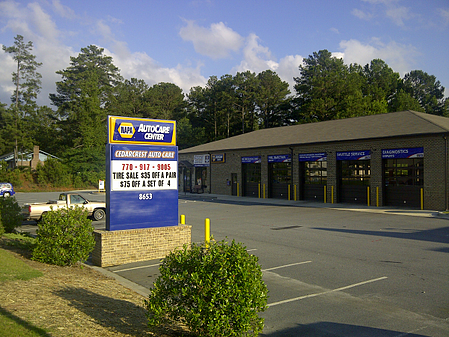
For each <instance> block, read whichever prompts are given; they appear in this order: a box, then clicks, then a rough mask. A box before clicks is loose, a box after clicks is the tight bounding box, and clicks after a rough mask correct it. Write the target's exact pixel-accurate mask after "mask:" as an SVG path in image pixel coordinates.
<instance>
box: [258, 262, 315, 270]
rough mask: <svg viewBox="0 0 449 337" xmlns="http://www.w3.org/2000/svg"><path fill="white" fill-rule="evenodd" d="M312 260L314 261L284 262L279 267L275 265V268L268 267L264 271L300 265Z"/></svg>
mask: <svg viewBox="0 0 449 337" xmlns="http://www.w3.org/2000/svg"><path fill="white" fill-rule="evenodd" d="M310 262H312V261H303V262H297V263H290V264H284V265H283V266H278V267H273V268H268V269H262V272H264V271H270V270H275V269H281V268H287V267H291V266H298V265H300V264H306V263H310Z"/></svg>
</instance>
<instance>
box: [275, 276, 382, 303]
mask: <svg viewBox="0 0 449 337" xmlns="http://www.w3.org/2000/svg"><path fill="white" fill-rule="evenodd" d="M387 278H388V277H386V276H382V277H379V278H375V279H372V280H367V281H363V282H359V283H355V284H351V285H348V286H345V287H341V288H337V289H333V290H328V291H323V292H321V293H315V294H310V295H304V296H300V297H295V298H290V299H288V300H283V301H279V302H274V303H271V304H268V307H274V306H276V305H279V304H285V303H290V302H294V301H299V300H303V299H305V298H310V297H316V296H321V295H326V294H330V293H335V292H337V291H342V290H346V289H350V288H354V287H358V286H361V285H364V284H368V283H372V282H377V281H381V280H385V279H387Z"/></svg>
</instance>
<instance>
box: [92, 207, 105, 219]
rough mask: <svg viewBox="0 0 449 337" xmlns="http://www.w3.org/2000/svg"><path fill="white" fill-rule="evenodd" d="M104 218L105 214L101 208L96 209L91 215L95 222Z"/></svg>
mask: <svg viewBox="0 0 449 337" xmlns="http://www.w3.org/2000/svg"><path fill="white" fill-rule="evenodd" d="M105 216H106V213H105V211H104V209H101V208H97V209H96V210H95V211H94V214H93V217H94V219H95V220H96V221H100V220H103V219H104V218H105Z"/></svg>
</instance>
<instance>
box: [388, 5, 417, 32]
mask: <svg viewBox="0 0 449 337" xmlns="http://www.w3.org/2000/svg"><path fill="white" fill-rule="evenodd" d="M386 15H387V17H388V18H390V19H391V20H392V21H393V22H394V23H395V24H396V25H398V26H401V27H403V26H404V21H406V20H410V19H413V18H414V17H416V15H415V14H413V13H412V12H411V11H410V8H408V7H404V6H401V7H391V8H387V11H386Z"/></svg>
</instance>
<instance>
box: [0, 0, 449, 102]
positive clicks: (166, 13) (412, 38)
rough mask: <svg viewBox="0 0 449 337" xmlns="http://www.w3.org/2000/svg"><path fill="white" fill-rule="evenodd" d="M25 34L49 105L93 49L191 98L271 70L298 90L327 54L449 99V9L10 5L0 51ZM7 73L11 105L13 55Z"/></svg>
mask: <svg viewBox="0 0 449 337" xmlns="http://www.w3.org/2000/svg"><path fill="white" fill-rule="evenodd" d="M17 34H20V35H23V36H24V39H25V41H32V42H33V44H34V50H33V54H35V55H36V57H37V61H38V62H42V63H43V66H42V67H41V68H40V69H39V72H40V73H41V74H42V75H43V79H42V81H43V88H42V91H41V93H40V95H39V98H38V103H39V104H46V105H50V101H49V100H48V94H49V93H54V92H55V91H56V89H55V82H56V81H58V80H60V77H59V76H58V75H56V74H55V72H56V71H57V70H62V69H65V68H67V67H68V66H69V62H70V56H76V55H77V54H78V53H79V52H80V49H81V48H84V47H87V46H88V45H91V44H94V45H97V46H99V47H102V48H104V49H105V53H106V54H107V55H110V56H112V57H113V59H114V64H115V65H116V66H117V67H119V68H120V70H121V74H122V76H123V77H124V78H127V79H130V78H132V77H135V78H138V79H143V80H145V81H146V83H147V84H149V85H150V86H151V85H153V84H155V83H160V82H171V83H175V84H176V85H178V86H179V87H181V88H182V89H183V90H184V93H188V92H189V90H190V88H191V87H193V86H198V85H204V84H205V83H206V82H207V80H208V78H209V77H210V76H212V75H215V76H218V77H220V76H222V75H226V74H231V75H235V73H236V72H239V71H246V70H250V71H253V72H256V73H259V72H261V71H263V70H266V69H271V70H274V71H276V72H277V73H278V75H279V76H280V77H281V78H282V79H283V80H284V81H287V82H289V83H290V84H291V85H293V84H294V81H293V78H294V77H297V76H298V75H299V71H298V66H299V65H300V64H301V62H302V60H303V58H306V57H308V56H309V55H311V54H312V53H313V52H316V51H319V50H321V49H327V50H329V51H330V52H332V53H333V54H334V55H335V56H338V57H342V58H343V59H344V61H345V63H347V64H350V63H358V64H361V65H365V64H367V63H369V62H370V61H371V60H372V59H375V58H380V59H383V60H384V61H385V62H386V63H387V64H388V65H389V66H390V67H391V68H393V70H394V71H396V72H398V73H399V74H400V75H401V76H403V75H404V74H406V73H407V72H409V71H411V70H414V69H420V70H423V71H425V72H427V73H429V74H431V75H435V76H436V77H437V79H438V80H439V81H440V82H441V84H442V85H443V86H444V87H445V88H447V89H446V91H445V94H446V96H449V65H448V60H449V56H448V55H449V1H448V0H426V1H418V0H345V1H333V0H314V1H310V0H306V1H302V0H296V1H295V0H259V1H256V0H222V1H218V0H184V1H181V0H176V1H175V0H165V1H164V0H157V1H156V0H146V1H145V0H126V1H123V0H120V1H118V0H109V1H106V0H72V1H69V0H36V1H13V0H8V1H1V0H0V44H1V45H5V46H11V45H13V43H14V37H15V36H16V35H17ZM0 65H1V66H0V101H1V102H3V103H8V104H9V103H10V99H9V97H10V96H11V93H12V91H13V85H12V82H11V73H12V72H13V71H14V70H15V65H14V63H13V61H12V59H11V55H9V54H6V53H4V52H3V51H0ZM292 92H293V90H292Z"/></svg>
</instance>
